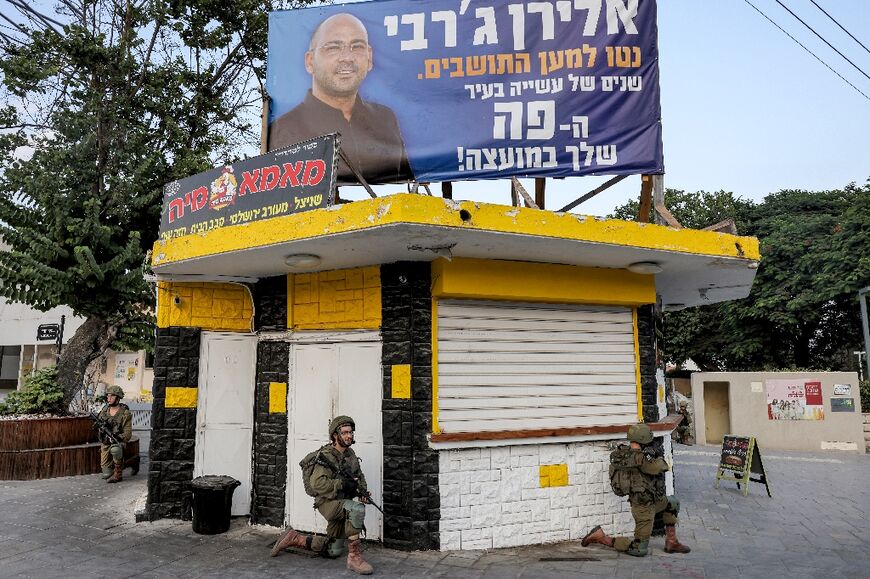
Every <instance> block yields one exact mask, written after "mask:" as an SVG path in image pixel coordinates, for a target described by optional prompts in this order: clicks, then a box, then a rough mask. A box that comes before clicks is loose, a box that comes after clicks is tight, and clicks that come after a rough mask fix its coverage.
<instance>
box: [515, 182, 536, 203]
mask: <svg viewBox="0 0 870 579" xmlns="http://www.w3.org/2000/svg"><path fill="white" fill-rule="evenodd" d="M511 184H512V189H511V190H512V191H514V192H516V193H519V195H520V197H522V198H523V201H525V203H526V207H531V208H532V209H538V204H537V203H535V202H534V201H532V196H531V195H529V192H528V191H526V188H525V187H523V184H522V183H520V180H519V179H517V178H516V177H511ZM516 204H517V205H519V201H517V203H516Z"/></svg>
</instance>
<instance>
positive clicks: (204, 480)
mask: <svg viewBox="0 0 870 579" xmlns="http://www.w3.org/2000/svg"><path fill="white" fill-rule="evenodd" d="M241 484H242V483H240V482H239V481H237V480H236V479H234V478H233V477H231V476H228V475H225V474H221V475H216V474H209V475H205V476H198V477H196V478H195V479H193V480H192V481H190V486H192V487H194V488H197V489H206V490H219V489H226V488H229V487H237V486H239V485H241Z"/></svg>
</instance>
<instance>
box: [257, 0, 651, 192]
mask: <svg viewBox="0 0 870 579" xmlns="http://www.w3.org/2000/svg"><path fill="white" fill-rule="evenodd" d="M267 89H268V91H269V95H270V97H271V106H270V118H269V122H270V125H269V131H268V148H269V150H273V149H275V148H278V147H282V146H286V145H287V144H290V143H292V142H296V141H299V140H303V139H306V138H310V137H313V136H316V135H318V134H323V133H327V132H338V133H340V134H341V135H342V143H343V151H344V152H345V153H346V154H347V156H348V157H349V159H350V160H351V162H352V163H353V164H354V165H355V166H356V167H357V168H358V169H359V170H360V172H361V173H362V175H363V176H364V177H365V179H366V180H367V181H368V182H370V183H388V182H401V181H410V180H416V181H423V182H425V181H453V180H463V179H498V178H509V177H514V176H516V177H521V176H526V177H547V176H553V177H562V176H573V175H633V174H660V173H663V172H664V161H663V153H662V141H661V118H660V117H661V105H660V95H659V75H658V50H657V26H656V3H655V1H654V0H600V1H594V0H592V1H590V0H586V1H584V2H573V1H569V0H551V1H538V2H522V1H520V2H517V1H508V0H489V1H484V0H473V1H472V0H426V1H421V0H383V1H377V2H360V3H354V4H346V5H330V6H318V7H309V8H304V9H297V10H287V11H279V12H272V13H270V15H269V56H268V72H267ZM338 171H339V175H338V180H339V182H355V181H356V179H355V178H354V176H353V174H352V173H351V171H350V168H349V167H348V166H347V165H346V164H344V163H341V162H340V163H339V169H338Z"/></svg>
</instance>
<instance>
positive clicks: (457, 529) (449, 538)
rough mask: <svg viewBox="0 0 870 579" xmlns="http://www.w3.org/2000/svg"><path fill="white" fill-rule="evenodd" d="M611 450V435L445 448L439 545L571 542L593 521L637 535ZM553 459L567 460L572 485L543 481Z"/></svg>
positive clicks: (449, 547) (444, 547) (448, 547)
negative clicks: (613, 477) (613, 486)
mask: <svg viewBox="0 0 870 579" xmlns="http://www.w3.org/2000/svg"><path fill="white" fill-rule="evenodd" d="M610 452H611V449H610V445H609V443H607V442H577V443H568V444H564V443H563V444H531V445H516V446H504V447H494V448H469V449H458V450H442V451H441V452H440V453H439V467H438V470H439V492H440V495H441V522H440V540H441V545H440V548H441V550H442V551H451V550H459V549H498V548H502V547H516V546H519V545H535V544H540V543H553V542H558V541H569V540H572V541H573V540H579V539H582V538H583V536H584V535H586V534H587V533H588V532H589V531H590V530H591V529H592V528H593V527H594V526H595V525H601V526H602V527H603V528H604V531H605V532H606V533H607V534H609V535H615V536H620V535H631V534H632V533H633V532H634V523H633V521H632V518H631V508H630V506H629V504H628V500H626V499H625V498H624V497H617V496H616V495H614V494H613V492H612V491H611V490H610V479H609V476H608V465H609V464H610ZM548 465H566V466H567V470H568V484H567V485H566V486H549V487H546V486H542V480H541V467H542V466H548ZM551 469H552V467H551Z"/></svg>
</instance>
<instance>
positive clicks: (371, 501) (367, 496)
mask: <svg viewBox="0 0 870 579" xmlns="http://www.w3.org/2000/svg"><path fill="white" fill-rule="evenodd" d="M359 497H360V498H362V499H365V500H366V502H367V503H368V504H370V505H371V506H373V507H374V508H376V509H377V510H379V511H381V514H382V515H383V514H384V509H382V508H381V507H379V506H378V503H376V502H375V501H374V499H372V493H370V492H369V491H366V492H364V493H363V492H361V493H359Z"/></svg>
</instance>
